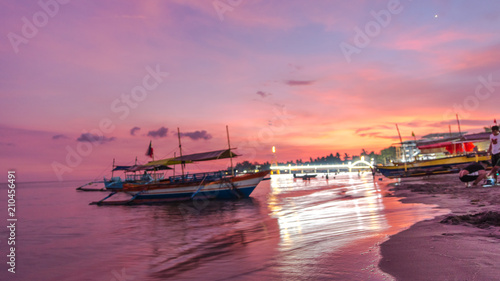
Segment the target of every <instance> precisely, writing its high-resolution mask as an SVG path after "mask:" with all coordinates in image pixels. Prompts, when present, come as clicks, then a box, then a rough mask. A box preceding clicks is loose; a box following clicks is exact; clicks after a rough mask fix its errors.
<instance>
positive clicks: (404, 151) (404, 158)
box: [396, 124, 407, 172]
mask: <svg viewBox="0 0 500 281" xmlns="http://www.w3.org/2000/svg"><path fill="white" fill-rule="evenodd" d="M396 129H397V130H398V136H399V141H400V142H401V147H402V148H403V162H404V163H405V172H406V171H407V167H406V150H405V149H404V146H403V139H402V138H401V133H400V132H399V127H398V124H396Z"/></svg>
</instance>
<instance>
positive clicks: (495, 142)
mask: <svg viewBox="0 0 500 281" xmlns="http://www.w3.org/2000/svg"><path fill="white" fill-rule="evenodd" d="M488 153H490V154H491V166H492V167H493V168H492V169H491V172H490V173H489V174H488V176H493V179H495V183H496V182H497V171H498V169H499V168H500V136H499V128H498V125H495V126H493V127H491V135H490V147H489V148H488Z"/></svg>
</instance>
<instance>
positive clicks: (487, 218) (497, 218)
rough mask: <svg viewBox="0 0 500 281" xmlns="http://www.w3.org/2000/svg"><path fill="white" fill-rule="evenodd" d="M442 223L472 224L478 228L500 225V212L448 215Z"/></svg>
mask: <svg viewBox="0 0 500 281" xmlns="http://www.w3.org/2000/svg"><path fill="white" fill-rule="evenodd" d="M441 223H446V224H452V225H459V224H464V223H465V224H472V225H474V226H476V227H478V228H488V227H490V226H500V213H498V212H494V211H488V212H481V213H477V214H470V215H460V216H455V215H451V216H447V217H446V218H445V219H443V220H441Z"/></svg>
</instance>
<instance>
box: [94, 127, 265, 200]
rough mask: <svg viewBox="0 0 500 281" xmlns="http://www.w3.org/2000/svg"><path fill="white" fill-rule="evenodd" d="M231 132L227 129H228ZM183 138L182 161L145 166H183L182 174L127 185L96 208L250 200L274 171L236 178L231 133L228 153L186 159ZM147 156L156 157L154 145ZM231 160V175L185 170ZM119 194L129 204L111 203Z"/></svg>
mask: <svg viewBox="0 0 500 281" xmlns="http://www.w3.org/2000/svg"><path fill="white" fill-rule="evenodd" d="M226 130H227V127H226ZM178 134H179V148H180V155H181V156H179V157H174V158H166V159H161V160H156V161H151V162H149V163H147V164H146V165H144V166H150V167H157V166H165V167H168V166H170V165H178V164H180V165H181V167H182V173H181V174H180V175H172V176H170V177H168V178H165V179H160V180H152V181H148V182H125V183H123V184H122V188H117V189H114V190H113V192H111V193H110V194H109V195H108V196H106V197H105V198H103V199H102V200H100V201H96V202H92V203H90V204H92V205H128V204H144V203H159V202H171V201H184V200H194V199H201V198H203V199H241V198H246V197H249V196H250V194H251V193H252V192H253V190H254V189H255V188H256V187H257V185H258V184H259V183H260V182H261V181H262V179H263V178H264V177H265V176H266V175H268V174H269V172H270V171H261V172H255V173H246V174H240V175H234V169H233V165H232V158H234V157H237V156H238V155H236V154H235V153H234V152H232V151H231V145H230V143H229V132H228V146H229V148H228V149H223V150H216V151H209V152H202V153H195V154H190V155H184V156H183V155H182V148H181V145H180V132H179V133H178ZM147 154H152V149H151V144H150V148H149V149H148V153H147ZM227 158H229V159H231V169H230V170H229V172H228V171H215V172H204V173H194V174H190V173H185V172H184V166H185V164H188V163H197V162H202V161H213V160H220V159H227ZM115 194H126V195H128V196H130V198H129V199H128V200H119V201H107V200H108V198H110V197H112V196H114V195H115Z"/></svg>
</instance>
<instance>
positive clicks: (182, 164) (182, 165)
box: [177, 127, 184, 177]
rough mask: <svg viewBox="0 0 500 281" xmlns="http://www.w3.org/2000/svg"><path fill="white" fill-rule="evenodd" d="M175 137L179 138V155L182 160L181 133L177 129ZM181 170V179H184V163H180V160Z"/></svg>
mask: <svg viewBox="0 0 500 281" xmlns="http://www.w3.org/2000/svg"><path fill="white" fill-rule="evenodd" d="M177 137H178V138H179V153H180V155H181V156H180V157H181V159H182V145H181V131H180V130H179V127H177ZM181 168H182V177H184V163H182V160H181Z"/></svg>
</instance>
